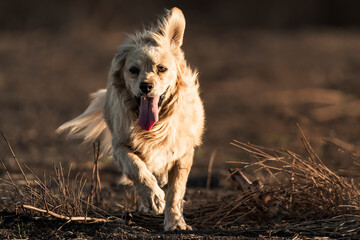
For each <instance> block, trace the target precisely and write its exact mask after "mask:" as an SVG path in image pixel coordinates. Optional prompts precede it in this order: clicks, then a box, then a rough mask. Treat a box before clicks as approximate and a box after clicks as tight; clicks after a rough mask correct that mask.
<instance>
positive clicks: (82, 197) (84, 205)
mask: <svg viewBox="0 0 360 240" xmlns="http://www.w3.org/2000/svg"><path fill="white" fill-rule="evenodd" d="M1 134H2V137H3V138H4V140H5V142H6V144H7V146H8V148H9V150H10V152H11V154H12V156H13V158H14V161H15V162H16V164H17V166H18V168H19V170H20V172H21V176H22V178H23V181H19V179H16V180H14V179H13V177H12V175H11V173H10V172H9V171H8V170H7V168H6V165H5V164H4V163H2V166H3V168H4V170H5V172H6V175H7V179H0V180H1V182H2V185H3V186H4V189H3V191H5V192H6V193H7V196H8V199H9V200H10V201H6V203H7V204H11V205H12V206H10V208H11V207H12V208H15V209H16V211H17V212H18V213H19V212H24V211H25V212H29V210H30V212H29V213H30V214H31V215H33V216H36V215H37V213H40V214H43V213H45V214H47V215H48V216H51V217H54V218H57V219H63V220H67V223H69V222H71V221H86V222H108V221H111V220H115V219H116V218H114V217H109V214H107V213H106V212H105V211H103V210H101V209H100V208H99V207H97V205H98V204H99V203H100V200H101V183H100V177H99V171H98V167H97V163H98V158H99V144H97V145H96V144H95V143H94V166H93V173H92V179H91V190H90V194H89V195H88V194H86V191H85V190H84V189H85V187H86V183H87V179H86V177H85V173H83V174H80V173H77V174H76V175H75V177H74V178H72V177H70V176H71V165H70V168H69V170H68V171H67V173H64V168H63V167H62V165H61V163H59V165H54V173H53V174H49V175H46V174H45V172H44V173H43V177H42V178H40V177H39V176H38V175H37V174H36V173H35V172H34V171H32V169H31V168H29V167H28V166H26V165H23V164H21V163H20V162H19V161H18V159H17V157H16V155H15V153H14V151H13V150H12V147H11V145H10V143H9V142H8V140H7V139H6V137H5V135H4V134H3V133H2V132H1ZM96 146H97V147H96ZM22 165H23V166H24V167H25V169H26V172H27V173H25V171H24V169H23V166H22ZM90 215H91V216H90Z"/></svg>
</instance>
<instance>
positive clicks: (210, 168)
mask: <svg viewBox="0 0 360 240" xmlns="http://www.w3.org/2000/svg"><path fill="white" fill-rule="evenodd" d="M215 156H216V149H215V150H213V151H212V153H211V156H210V160H209V166H208V175H207V180H206V190H207V191H209V190H210V184H211V174H212V167H213V164H214V160H215Z"/></svg>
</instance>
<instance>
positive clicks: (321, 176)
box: [185, 129, 360, 237]
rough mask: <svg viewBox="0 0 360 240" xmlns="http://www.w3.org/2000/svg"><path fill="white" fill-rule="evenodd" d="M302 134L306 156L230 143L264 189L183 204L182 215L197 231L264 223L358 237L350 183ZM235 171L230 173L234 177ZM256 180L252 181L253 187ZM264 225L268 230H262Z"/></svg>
mask: <svg viewBox="0 0 360 240" xmlns="http://www.w3.org/2000/svg"><path fill="white" fill-rule="evenodd" d="M300 132H301V135H302V138H301V140H302V143H303V145H304V148H305V149H306V151H307V157H302V156H300V155H298V154H295V153H293V152H291V151H289V150H284V149H280V150H279V149H270V148H265V147H260V146H256V145H253V144H249V143H242V142H239V141H236V140H234V141H233V142H232V143H231V144H232V145H234V146H235V147H238V148H240V149H242V150H245V151H247V152H249V153H251V154H252V158H253V160H254V161H251V162H238V164H239V165H240V166H241V171H244V172H246V173H248V174H249V175H252V174H254V175H265V176H266V177H265V178H264V179H268V181H267V182H264V187H257V188H252V189H249V190H248V191H245V192H244V191H240V190H239V191H236V192H234V193H232V194H230V195H227V196H225V197H223V198H222V199H221V200H220V201H208V202H205V203H202V204H198V205H192V206H188V207H187V208H186V211H185V215H186V216H187V217H188V218H189V221H190V222H191V223H192V224H193V225H194V226H196V227H198V228H209V227H210V228H214V227H215V228H216V227H234V226H238V227H239V226H242V225H244V224H245V225H247V226H249V225H253V226H255V225H257V226H259V225H262V224H264V223H265V224H270V225H271V226H272V227H271V229H272V232H276V231H284V232H289V231H290V232H302V233H308V234H319V235H320V236H321V235H324V236H336V237H354V236H357V235H358V234H360V196H359V190H358V188H357V186H356V185H355V184H354V183H353V182H352V180H351V179H348V178H344V177H340V176H338V175H337V174H335V173H334V172H333V171H331V170H330V169H328V168H327V167H326V166H325V165H324V163H323V162H322V161H321V159H320V158H319V157H318V155H317V154H316V153H315V151H314V150H313V148H312V147H311V146H310V143H309V141H308V139H307V138H306V137H305V136H304V134H303V132H302V131H301V129H300ZM235 173H236V171H233V174H235ZM255 183H257V184H258V182H254V183H253V184H255ZM267 227H269V226H267Z"/></svg>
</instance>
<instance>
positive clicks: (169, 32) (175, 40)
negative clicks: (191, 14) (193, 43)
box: [160, 7, 186, 47]
mask: <svg viewBox="0 0 360 240" xmlns="http://www.w3.org/2000/svg"><path fill="white" fill-rule="evenodd" d="M185 25H186V22H185V17H184V14H183V13H182V11H181V10H180V9H178V8H176V7H174V8H172V9H171V10H170V11H169V12H168V14H167V15H166V16H165V19H164V20H163V23H162V24H161V26H160V32H161V33H162V35H163V36H165V37H167V38H168V39H169V40H170V43H171V44H174V45H175V46H177V47H181V45H182V43H183V38H184V32H185Z"/></svg>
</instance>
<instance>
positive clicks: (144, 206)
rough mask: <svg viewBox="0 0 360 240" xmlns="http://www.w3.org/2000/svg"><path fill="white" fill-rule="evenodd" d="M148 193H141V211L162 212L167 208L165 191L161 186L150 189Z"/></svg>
mask: <svg viewBox="0 0 360 240" xmlns="http://www.w3.org/2000/svg"><path fill="white" fill-rule="evenodd" d="M145 192H147V194H146V193H145V194H140V198H141V199H140V206H139V211H140V212H144V213H155V214H162V213H163V212H164V208H165V200H164V199H165V193H164V191H163V190H162V189H161V188H160V187H158V186H157V187H155V188H154V189H149V190H148V191H145Z"/></svg>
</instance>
